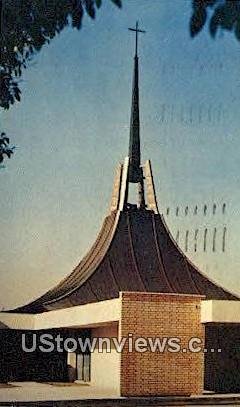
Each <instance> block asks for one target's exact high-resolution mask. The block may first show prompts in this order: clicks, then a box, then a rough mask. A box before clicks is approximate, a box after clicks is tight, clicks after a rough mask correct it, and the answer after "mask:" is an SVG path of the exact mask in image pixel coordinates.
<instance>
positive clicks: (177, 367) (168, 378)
mask: <svg viewBox="0 0 240 407" xmlns="http://www.w3.org/2000/svg"><path fill="white" fill-rule="evenodd" d="M120 295H121V298H122V316H121V321H120V330H119V334H120V337H127V336H128V334H129V333H131V334H133V339H135V338H137V337H144V338H148V337H151V338H155V337H160V338H163V337H168V338H169V337H179V338H180V339H181V347H182V348H183V347H186V348H187V347H188V341H189V339H190V338H192V337H199V338H201V339H202V341H204V327H203V325H202V324H201V321H200V301H201V299H202V297H200V296H192V295H175V294H173V295H172V294H158V293H140V292H123V293H121V294H120ZM203 356H204V355H203V353H202V352H200V353H192V352H189V351H187V352H186V353H183V352H182V351H181V352H178V353H171V352H169V351H167V350H165V351H164V352H163V353H161V352H154V353H153V352H150V351H149V350H147V352H144V353H139V352H136V351H134V350H133V352H129V349H128V347H126V346H125V347H124V350H123V352H122V354H121V379H120V381H121V395H122V396H141V395H142V396H143V395H145V396H147V395H167V394H168V395H171V394H178V395H181V394H184V395H186V394H200V393H201V392H202V390H203V375H204V372H203V371H204V358H203Z"/></svg>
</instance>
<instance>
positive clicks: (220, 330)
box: [0, 24, 240, 397]
mask: <svg viewBox="0 0 240 407" xmlns="http://www.w3.org/2000/svg"><path fill="white" fill-rule="evenodd" d="M131 30H132V31H134V32H135V35H136V45H135V56H134V72H133V87H132V106H131V120H130V139H129V152H128V156H127V157H126V158H125V160H124V162H123V163H120V164H119V165H118V166H117V169H116V174H115V180H114V184H113V192H112V197H111V202H110V209H109V213H108V214H107V216H106V217H105V219H104V221H103V225H102V228H101V230H100V232H99V235H98V237H97V239H96V241H95V243H94V244H93V246H92V248H91V249H90V250H89V252H88V253H87V254H86V255H85V257H83V259H82V260H81V261H80V263H79V264H78V265H77V267H75V269H74V270H73V271H72V272H71V273H70V274H69V275H68V276H67V277H66V278H64V279H63V280H62V281H61V282H60V283H59V284H58V285H57V286H56V287H54V288H53V289H51V290H49V291H48V292H46V293H45V294H44V295H42V296H41V297H40V298H38V299H36V300H34V301H32V302H31V303H29V304H26V305H24V306H22V307H19V308H17V309H14V310H9V311H6V312H1V313H0V329H1V331H0V332H1V333H0V361H1V371H0V382H1V381H11V382H13V381H46V382H55V381H58V382H74V381H79V382H84V383H87V384H88V385H89V386H90V387H91V389H92V393H93V394H94V392H99V391H101V393H102V395H103V396H108V395H111V396H126V397H127V396H157V395H173V394H174V395H175V394H176V395H191V394H201V393H202V392H203V390H211V391H215V392H239V391H240V346H239V342H240V301H239V300H240V298H239V297H238V296H237V295H235V294H234V293H231V292H229V291H228V290H226V289H224V288H223V287H221V286H220V285H218V284H217V283H215V282H213V281H211V279H210V278H208V276H207V275H205V274H203V273H202V272H201V271H200V270H199V269H198V268H197V267H196V266H195V265H194V264H192V262H191V261H190V260H189V259H188V258H187V257H186V255H185V254H184V253H183V252H182V250H181V249H180V247H179V246H178V244H177V243H176V241H175V240H174V239H173V237H172V235H171V233H170V231H169V229H168V227H167V225H166V223H165V220H164V218H163V216H162V214H161V208H160V210H159V207H158V203H157V197H156V193H155V187H154V180H153V172H152V166H151V162H150V160H148V161H146V162H144V163H143V162H142V161H141V148H140V115H139V57H138V34H139V32H143V31H142V30H139V28H138V24H136V27H135V28H134V29H131ZM130 189H131V192H132V190H133V189H134V190H135V192H136V202H131V199H130V195H132V194H130ZM226 271H227V270H226ZM46 334H47V335H48V336H46ZM43 335H45V340H46V338H48V339H50V337H51V338H53V340H55V339H56V338H57V337H59V335H61V337H62V338H63V340H66V341H67V340H68V338H72V340H73V339H76V341H77V340H78V339H79V338H81V340H82V342H84V340H87V339H89V340H90V341H93V339H94V338H97V339H98V341H97V345H96V347H95V348H94V349H89V348H88V349H85V350H83V349H80V350H79V349H77V350H76V349H75V350H74V351H72V350H71V349H69V350H68V349H63V350H62V351H61V352H58V350H57V349H56V347H54V349H53V350H52V351H51V352H42V351H41V350H40V347H36V349H35V350H34V351H33V352H31V351H30V348H31V347H32V346H33V338H35V339H36V342H37V343H38V344H39V343H40V342H41V337H43ZM23 338H24V344H25V347H27V348H28V351H26V349H23ZM102 338H105V340H106V339H109V343H108V345H107V347H106V348H104V349H100V341H99V339H102ZM124 339H125V340H126V341H125V346H123V347H122V349H120V350H119V348H118V346H115V345H116V343H118V344H120V343H122V342H121V341H123V340H124ZM156 339H158V340H159V341H160V342H161V345H163V344H165V345H166V346H165V348H164V349H162V347H158V348H157V349H152V348H151V345H152V344H153V342H154V341H155V340H156ZM72 343H73V342H71V345H72ZM130 345H131V346H130ZM69 348H70V342H69ZM130 348H131V349H130ZM80 391H81V390H80Z"/></svg>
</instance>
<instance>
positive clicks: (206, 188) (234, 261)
mask: <svg viewBox="0 0 240 407" xmlns="http://www.w3.org/2000/svg"><path fill="white" fill-rule="evenodd" d="M190 16H191V2H190V1H188V0H176V1H175V0H171V1H169V0H148V1H146V0H128V1H126V0H125V1H123V8H122V9H121V10H119V9H118V8H117V7H115V6H114V5H113V4H112V3H111V2H110V1H109V0H104V1H103V5H102V7H101V9H100V10H98V12H97V18H96V20H94V21H93V20H91V19H90V18H89V17H88V16H85V17H84V19H83V27H82V29H81V30H80V31H77V30H73V29H71V28H70V27H69V28H66V29H65V30H64V31H63V32H62V33H61V34H60V35H59V36H57V37H56V38H55V39H54V40H53V41H52V42H51V43H50V44H49V45H46V46H45V47H44V48H43V49H42V51H41V52H40V53H39V54H38V55H36V56H35V58H34V60H33V62H32V63H31V66H30V67H29V68H28V69H27V70H26V71H25V72H24V76H23V78H22V81H21V89H22V101H21V103H17V104H15V105H14V106H13V107H12V108H11V109H10V110H9V111H7V112H0V125H1V130H4V131H5V132H6V133H7V134H8V135H9V136H10V137H11V141H12V142H13V143H14V144H15V145H16V146H17V149H16V151H15V154H14V156H13V157H12V158H11V160H9V161H6V168H5V169H1V171H0V190H1V193H0V197H1V198H0V199H1V215H0V228H1V233H0V307H4V308H5V309H7V308H11V307H15V306H18V305H23V304H24V303H26V302H29V301H30V300H32V299H34V298H36V297H37V296H39V295H41V294H43V293H44V292H45V291H46V290H47V289H49V288H51V287H53V286H54V285H55V284H56V283H58V282H59V280H61V279H62V278H63V277H64V276H66V275H67V274H69V273H70V272H71V270H72V269H73V267H74V266H76V264H77V263H78V262H79V261H80V260H81V257H82V256H83V255H84V254H85V253H86V251H87V250H88V249H89V248H90V246H91V244H92V243H93V242H94V240H95V238H96V235H97V233H98V231H99V229H100V226H101V223H102V221H103V219H104V217H105V216H106V214H107V212H108V208H109V201H110V196H111V190H112V183H113V178H114V170H115V167H116V165H117V163H118V162H119V161H121V160H123V159H124V157H125V156H126V155H127V148H128V137H129V120H130V102H131V86H132V84H131V81H132V69H133V58H132V57H133V50H134V37H133V35H132V33H130V32H129V31H128V30H127V28H128V27H131V26H134V25H135V22H136V20H139V24H140V26H141V27H142V28H143V29H145V30H146V31H147V33H146V34H144V35H141V38H140V51H139V54H140V109H141V141H142V156H143V160H145V159H149V158H150V159H151V162H152V167H153V174H154V180H155V184H156V192H157V197H158V204H159V208H160V212H161V213H163V214H164V217H165V220H166V222H167V224H168V226H169V228H170V230H171V232H172V234H173V236H175V234H176V232H177V230H180V245H182V246H184V235H185V232H186V230H189V233H190V243H189V246H190V247H189V249H188V253H187V254H188V255H189V257H190V259H191V260H192V261H194V262H195V264H196V265H197V266H198V267H200V268H201V269H202V270H203V271H204V272H207V274H208V275H209V277H211V278H212V279H215V280H216V281H217V282H218V283H220V284H223V285H224V286H225V287H226V288H228V289H230V290H232V291H235V292H236V293H239V294H240V283H239V263H240V242H239V238H238V237H239V233H240V221H239V200H240V188H239V184H240V173H239V165H240V154H239V148H240V138H239V124H240V118H239V117H240V115H239V94H240V93H239V88H240V80H239V64H240V53H239V46H240V44H239V43H238V42H237V41H236V40H235V38H234V37H233V35H232V34H230V33H226V32H224V33H223V32H220V33H219V34H218V35H217V38H216V39H215V40H213V39H211V38H210V36H209V33H208V29H207V27H205V29H204V30H203V31H202V32H201V33H200V34H199V35H198V36H197V37H196V38H195V39H194V40H193V39H191V38H190V36H189V29H188V27H189V19H190ZM214 203H216V205H217V209H216V214H215V215H213V214H212V212H211V211H212V209H211V208H212V205H213V204H214ZM223 203H226V213H225V214H222V212H221V207H222V204H223ZM205 204H206V205H207V214H206V215H205V216H204V215H203V209H202V208H203V206H204V205H205ZM195 205H198V214H197V215H195V216H194V215H193V208H194V207H195ZM177 206H179V208H180V212H179V216H178V217H176V216H175V209H176V207H177ZM186 206H188V207H189V213H188V214H187V215H185V212H184V211H185V209H184V208H185V207H186ZM167 207H169V208H170V211H169V215H167V214H166V208H167ZM215 227H216V229H217V240H216V245H217V246H216V251H215V252H213V251H212V249H211V245H212V241H211V237H210V236H212V235H211V234H212V232H213V230H214V228H215ZM224 227H226V228H227V236H226V250H225V252H224V253H223V252H222V250H221V236H222V231H223V228H224ZM205 228H208V229H209V241H208V244H207V251H206V252H204V251H203V249H202V234H203V231H204V229H205ZM196 229H198V230H199V234H200V237H199V239H200V240H199V243H198V250H197V252H194V250H193V235H194V233H195V230H196Z"/></svg>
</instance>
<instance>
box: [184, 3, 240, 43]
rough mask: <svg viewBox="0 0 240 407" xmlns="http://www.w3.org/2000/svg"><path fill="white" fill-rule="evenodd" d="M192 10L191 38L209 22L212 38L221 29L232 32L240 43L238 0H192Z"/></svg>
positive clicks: (239, 7) (239, 6) (239, 4)
mask: <svg viewBox="0 0 240 407" xmlns="http://www.w3.org/2000/svg"><path fill="white" fill-rule="evenodd" d="M192 10H193V13H192V17H191V20H190V35H191V36H192V37H195V36H196V35H197V34H198V33H199V32H200V31H201V30H202V29H203V27H204V26H205V24H206V22H207V21H208V20H209V32H210V35H211V36H212V37H213V38H215V36H216V34H217V32H218V30H219V29H223V30H227V31H232V32H233V34H234V35H235V37H236V38H237V40H238V41H240V0H192ZM209 14H210V16H209ZM208 17H210V18H208Z"/></svg>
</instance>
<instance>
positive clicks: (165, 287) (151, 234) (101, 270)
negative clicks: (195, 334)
mask: <svg viewBox="0 0 240 407" xmlns="http://www.w3.org/2000/svg"><path fill="white" fill-rule="evenodd" d="M119 291H149V292H161V293H179V294H182V293H184V294H201V295H205V296H206V298H207V299H215V300H239V298H238V297H237V296H236V295H234V294H231V293H230V292H228V291H226V290H224V289H223V288H222V287H220V286H219V285H217V284H216V283H214V282H212V281H211V280H210V279H209V278H208V277H207V276H205V275H204V274H202V273H201V272H200V271H199V270H198V269H197V268H196V267H195V266H194V265H193V264H192V263H191V262H190V261H189V259H188V258H187V257H186V256H185V255H184V254H183V253H182V252H181V250H180V249H179V247H178V246H177V244H176V243H175V242H174V240H173V238H172V237H171V234H170V232H169V230H168V229H167V226H166V225H165V223H164V220H163V218H162V217H161V215H159V214H155V213H154V212H153V211H151V210H140V209H135V210H134V209H129V210H125V211H114V212H112V213H111V214H110V215H109V216H107V217H106V218H105V220H104V223H103V226H102V229H101V231H100V233H99V235H98V238H97V240H96V242H95V243H94V245H93V246H92V248H91V249H90V251H89V252H88V253H87V255H86V256H85V257H84V258H83V259H82V261H81V262H80V263H79V265H78V266H77V267H76V268H75V269H74V270H73V272H72V273H71V274H70V275H69V276H67V277H66V278H65V279H64V280H62V281H61V282H60V283H59V284H58V285H57V286H56V287H55V288H53V289H52V290H50V291H48V292H47V293H46V294H44V295H43V296H42V297H40V298H39V299H37V300H36V301H33V302H31V303H30V304H28V305H26V306H23V307H21V308H18V309H16V310H14V312H25V313H37V312H43V311H47V310H54V309H60V308H67V307H71V306H74V305H81V304H86V303H90V302H96V301H101V300H106V299H111V298H116V297H118V296H119Z"/></svg>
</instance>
